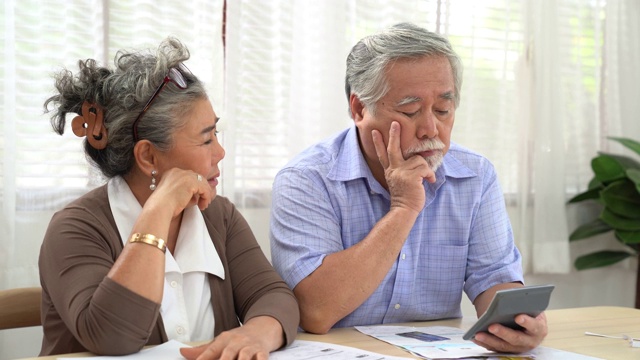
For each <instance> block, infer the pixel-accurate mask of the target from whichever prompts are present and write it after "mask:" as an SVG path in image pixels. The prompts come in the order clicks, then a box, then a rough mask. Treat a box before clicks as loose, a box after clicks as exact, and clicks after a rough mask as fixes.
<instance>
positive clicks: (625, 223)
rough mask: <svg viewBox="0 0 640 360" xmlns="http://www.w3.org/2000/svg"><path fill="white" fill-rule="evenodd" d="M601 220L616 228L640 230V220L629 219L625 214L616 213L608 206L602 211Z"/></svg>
mask: <svg viewBox="0 0 640 360" xmlns="http://www.w3.org/2000/svg"><path fill="white" fill-rule="evenodd" d="M600 220H602V221H604V222H605V223H607V225H609V226H611V227H612V228H614V229H615V230H628V231H636V230H640V220H638V219H629V218H626V217H624V216H620V215H616V214H615V213H613V212H611V210H609V209H607V208H606V207H605V208H604V209H603V210H602V212H601V213H600Z"/></svg>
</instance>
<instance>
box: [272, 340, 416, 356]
mask: <svg viewBox="0 0 640 360" xmlns="http://www.w3.org/2000/svg"><path fill="white" fill-rule="evenodd" d="M269 359H270V360H308V359H313V360H317V359H332V360H406V359H410V358H406V357H398V356H390V355H383V354H378V353H374V352H371V351H366V350H360V349H356V348H353V347H349V346H342V345H336V344H330V343H324V342H319V341H307V340H294V341H293V343H292V344H291V345H289V346H287V347H286V348H284V349H282V350H278V351H274V352H272V353H271V354H269Z"/></svg>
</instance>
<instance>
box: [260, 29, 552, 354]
mask: <svg viewBox="0 0 640 360" xmlns="http://www.w3.org/2000/svg"><path fill="white" fill-rule="evenodd" d="M461 83H462V65H461V61H460V58H459V57H458V55H456V53H455V52H454V51H453V49H452V47H451V45H450V43H449V42H448V40H447V39H445V38H444V37H442V36H441V35H438V34H436V33H432V32H429V31H427V30H425V29H422V28H420V27H417V26H415V25H412V24H406V23H405V24H398V25H395V26H392V27H391V28H389V29H387V30H385V31H383V32H381V33H379V34H375V35H371V36H368V37H365V38H364V39H362V40H361V41H360V42H358V43H357V44H356V45H355V46H354V47H353V49H352V50H351V53H350V54H349V56H348V58H347V73H346V93H347V97H348V100H349V109H350V114H351V117H352V118H353V121H354V126H352V127H350V128H348V129H346V130H344V131H342V132H341V133H339V134H337V135H336V136H334V137H332V138H330V139H328V140H326V141H323V142H321V143H319V144H316V145H315V146H312V147H311V148H309V149H307V150H305V151H304V152H302V153H301V154H300V155H298V156H297V157H296V158H294V159H293V160H292V161H291V162H290V163H289V164H287V165H286V166H285V167H284V168H283V169H282V170H281V171H280V172H279V173H278V175H277V176H276V179H275V181H274V185H273V208H272V217H271V252H272V261H273V264H274V266H275V268H276V270H277V271H278V272H279V273H280V274H281V276H282V277H283V278H284V279H285V281H286V282H287V283H288V284H289V286H290V287H291V288H292V289H293V290H294V293H295V295H296V296H297V298H298V300H299V302H300V311H301V326H302V328H303V329H305V330H306V331H309V332H313V333H325V332H327V331H328V330H329V329H330V328H332V327H334V326H335V327H345V326H354V325H368V324H381V323H393V322H406V321H420V320H432V319H442V318H451V317H460V316H461V310H460V301H461V297H462V292H463V291H464V292H465V293H466V294H467V296H468V297H469V299H470V300H471V301H472V302H473V304H474V306H475V308H476V311H477V313H478V316H480V315H481V314H483V313H484V312H485V311H486V309H487V307H488V306H489V303H490V302H491V299H492V298H493V295H494V294H495V292H496V291H498V290H502V289H508V288H514V287H521V286H523V285H522V284H523V277H522V268H521V257H520V253H519V252H518V249H517V248H516V247H515V245H514V242H513V234H512V230H511V225H510V223H509V219H508V217H507V214H506V210H505V206H504V199H503V195H502V191H501V189H500V186H499V184H498V180H497V177H496V173H495V170H494V168H493V166H492V165H491V164H490V163H489V161H488V160H487V159H485V158H484V157H482V156H481V155H479V154H477V153H474V152H472V151H470V150H468V149H466V148H464V147H462V146H460V145H457V144H455V143H451V142H450V137H451V130H452V128H453V123H454V119H455V110H456V108H457V106H458V104H459V102H460V87H461ZM516 321H517V323H518V324H520V325H521V326H522V327H523V328H524V330H522V331H517V330H512V329H510V328H507V327H504V326H502V325H500V324H493V325H492V326H491V327H490V328H489V331H488V332H483V333H479V334H477V335H476V337H475V340H474V341H475V342H476V343H478V344H479V345H481V346H484V347H486V348H488V349H491V350H495V351H502V352H523V351H527V350H530V349H532V348H534V347H536V346H538V345H539V344H540V342H541V341H542V339H543V338H544V337H545V336H546V334H547V322H546V318H545V315H544V313H543V314H541V315H539V316H538V317H536V318H533V317H530V316H527V315H518V316H517V317H516Z"/></svg>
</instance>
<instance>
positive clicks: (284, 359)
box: [58, 340, 409, 360]
mask: <svg viewBox="0 0 640 360" xmlns="http://www.w3.org/2000/svg"><path fill="white" fill-rule="evenodd" d="M182 347H189V345H185V344H183V343H180V342H178V341H175V340H169V341H168V342H166V343H164V344H162V345H158V346H154V347H152V348H149V349H144V350H141V351H140V352H137V353H135V354H131V355H125V356H92V357H83V358H73V360H78V359H80V360H83V359H84V360H89V359H91V360H96V359H99V360H125V359H126V360H130V359H135V360H151V359H153V360H157V359H163V360H164V359H167V360H174V359H175V360H184V357H182V355H180V348H182ZM58 359H71V358H63V357H60V358H58ZM269 359H271V360H305V359H313V360H321V359H332V360H406V359H409V358H405V357H398V356H389V355H382V354H378V353H374V352H371V351H365V350H360V349H356V348H353V347H348V346H341V345H335V344H329V343H323V342H317V341H304V340H295V341H294V342H293V343H292V344H291V345H289V346H287V347H286V348H284V349H282V350H278V351H274V352H272V353H271V354H269Z"/></svg>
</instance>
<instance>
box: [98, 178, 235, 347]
mask: <svg viewBox="0 0 640 360" xmlns="http://www.w3.org/2000/svg"><path fill="white" fill-rule="evenodd" d="M108 194H109V204H110V207H111V212H112V213H113V217H114V219H115V222H116V225H117V226H118V232H119V233H120V237H121V238H122V242H123V244H124V245H126V243H127V241H128V240H129V237H130V236H131V230H132V229H133V226H134V224H135V221H136V219H137V218H138V216H139V215H140V212H141V211H142V207H141V206H140V203H138V201H137V200H136V198H135V196H134V195H133V193H132V192H131V189H130V188H129V186H128V185H127V183H126V181H124V179H123V178H121V177H115V178H113V179H111V180H109V184H108ZM207 274H213V275H215V276H217V277H219V278H221V279H224V277H225V273H224V267H223V266H222V261H221V260H220V256H219V255H218V252H217V251H216V249H215V247H214V245H213V242H212V241H211V237H210V235H209V231H208V230H207V226H206V224H205V222H204V218H203V217H202V214H201V213H200V211H199V209H198V208H197V207H196V206H192V207H189V208H187V209H185V210H184V214H183V217H182V224H181V225H180V232H179V233H178V241H177V243H176V247H175V250H174V254H171V252H170V251H167V252H166V253H165V280H164V290H163V295H162V304H161V307H160V314H161V315H162V320H163V323H164V328H165V331H166V334H167V337H168V338H169V339H173V340H177V341H181V342H191V341H205V340H211V339H213V334H214V328H215V319H214V316H213V306H212V301H214V300H215V299H212V298H211V290H210V286H209V281H208V279H207Z"/></svg>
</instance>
